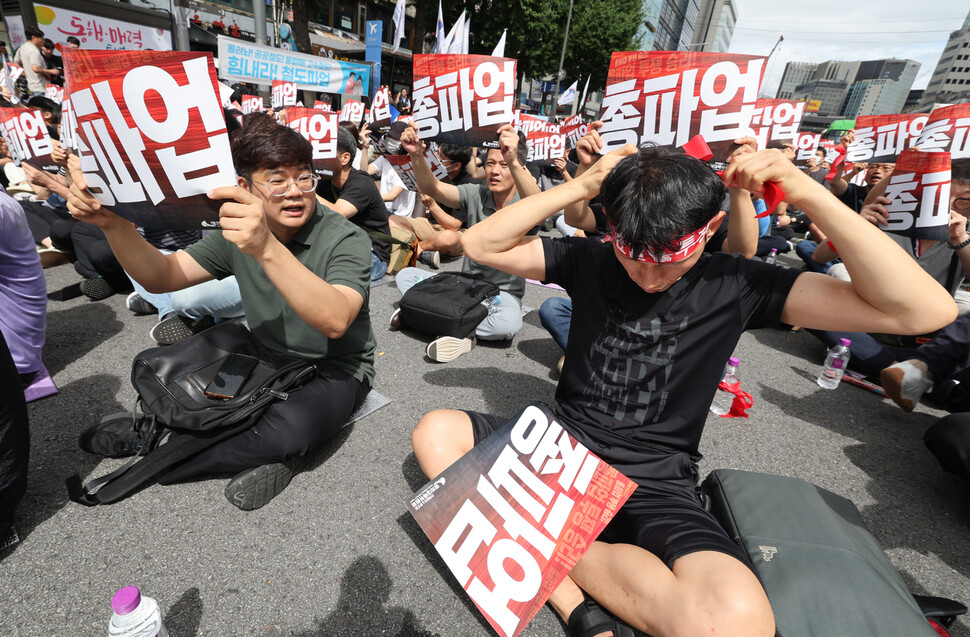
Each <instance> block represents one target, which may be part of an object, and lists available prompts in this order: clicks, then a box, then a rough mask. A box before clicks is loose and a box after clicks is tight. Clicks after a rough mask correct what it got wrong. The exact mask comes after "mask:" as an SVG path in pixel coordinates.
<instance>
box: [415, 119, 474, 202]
mask: <svg viewBox="0 0 970 637" xmlns="http://www.w3.org/2000/svg"><path fill="white" fill-rule="evenodd" d="M401 146H402V147H404V150H406V151H407V153H408V155H409V156H410V157H411V165H412V167H413V168H414V178H415V179H416V180H417V182H418V189H420V190H421V192H423V193H424V194H426V195H428V196H430V197H432V198H434V200H435V201H437V202H438V203H440V204H441V205H442V206H448V207H449V208H457V207H458V206H459V205H460V204H461V202H460V201H459V198H458V187H457V186H455V185H453V184H446V183H444V182H442V181H439V180H438V178H437V177H435V176H434V173H432V172H431V169H430V168H428V164H427V163H425V161H424V145H423V144H422V143H421V140H420V139H418V127H417V125H416V124H415V123H414V122H411V126H410V127H408V128H406V129H405V130H404V132H403V133H401Z"/></svg>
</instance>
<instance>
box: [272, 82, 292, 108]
mask: <svg viewBox="0 0 970 637" xmlns="http://www.w3.org/2000/svg"><path fill="white" fill-rule="evenodd" d="M270 104H272V106H273V108H274V109H276V108H286V107H287V106H296V82H284V81H283V80H273V88H272V91H271V93H270Z"/></svg>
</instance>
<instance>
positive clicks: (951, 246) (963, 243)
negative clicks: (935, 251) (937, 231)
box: [946, 235, 970, 250]
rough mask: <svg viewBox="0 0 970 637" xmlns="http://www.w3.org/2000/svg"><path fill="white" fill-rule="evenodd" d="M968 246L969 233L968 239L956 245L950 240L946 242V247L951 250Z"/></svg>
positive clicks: (969, 243) (969, 242) (969, 240)
mask: <svg viewBox="0 0 970 637" xmlns="http://www.w3.org/2000/svg"><path fill="white" fill-rule="evenodd" d="M967 246H970V235H967V238H966V239H964V240H963V241H961V242H960V243H958V244H956V245H953V244H952V243H950V242H949V241H947V243H946V247H948V248H950V249H951V250H959V249H960V248H965V247H967Z"/></svg>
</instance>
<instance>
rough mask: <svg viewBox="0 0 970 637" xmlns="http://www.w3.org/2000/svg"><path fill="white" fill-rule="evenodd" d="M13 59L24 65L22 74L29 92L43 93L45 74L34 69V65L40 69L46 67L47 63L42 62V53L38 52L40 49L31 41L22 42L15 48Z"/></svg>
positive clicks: (45, 83)
mask: <svg viewBox="0 0 970 637" xmlns="http://www.w3.org/2000/svg"><path fill="white" fill-rule="evenodd" d="M14 61H16V62H18V63H19V64H20V65H21V66H23V67H24V75H25V76H26V78H27V90H29V91H30V92H31V93H43V92H44V89H45V88H46V86H47V76H46V75H44V74H42V73H36V72H35V71H34V67H35V66H39V67H40V68H42V69H44V68H47V65H46V64H45V63H44V55H43V54H42V53H41V52H40V49H38V48H37V46H36V45H34V43H33V42H30V41H27V42H24V43H23V44H22V45H20V48H19V49H17V55H16V56H14Z"/></svg>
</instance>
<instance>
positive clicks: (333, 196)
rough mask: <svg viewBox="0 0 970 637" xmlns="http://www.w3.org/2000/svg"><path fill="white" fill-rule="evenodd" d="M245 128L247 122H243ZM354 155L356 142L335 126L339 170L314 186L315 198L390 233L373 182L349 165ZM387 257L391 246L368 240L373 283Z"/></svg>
mask: <svg viewBox="0 0 970 637" xmlns="http://www.w3.org/2000/svg"><path fill="white" fill-rule="evenodd" d="M247 125H248V123H247ZM356 155H357V140H356V139H355V138H354V136H353V134H352V133H351V132H350V131H348V130H347V129H346V128H342V127H339V126H338V127H337V160H338V162H339V163H340V170H339V171H337V173H336V174H335V175H334V176H333V177H330V178H324V179H321V180H320V182H319V183H318V184H317V197H318V199H319V200H320V202H321V203H323V204H324V205H326V206H327V207H329V208H330V209H332V210H336V211H337V212H339V213H340V214H341V215H343V216H344V217H346V218H347V219H350V221H351V222H352V223H353V224H354V225H356V226H358V227H359V228H361V229H363V230H364V231H368V230H371V231H375V232H380V233H382V234H385V235H387V234H390V233H391V229H390V227H389V226H388V225H387V208H385V207H384V200H383V199H381V193H380V191H379V190H378V189H377V185H376V184H375V183H374V180H373V179H372V178H371V177H370V175H368V174H367V173H365V172H364V171H362V170H357V169H356V168H354V167H353V165H352V163H353V161H354V157H355V156H356ZM390 258H391V245H390V244H389V243H387V242H386V241H384V240H382V239H375V238H371V262H372V265H371V275H370V276H371V280H372V281H376V280H378V279H380V278H382V277H383V276H384V274H386V273H387V262H388V260H389V259H390Z"/></svg>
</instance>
